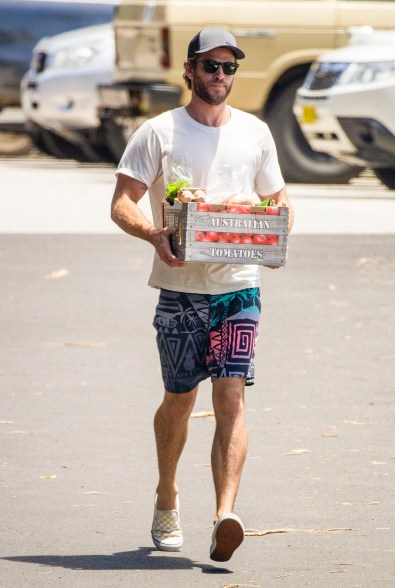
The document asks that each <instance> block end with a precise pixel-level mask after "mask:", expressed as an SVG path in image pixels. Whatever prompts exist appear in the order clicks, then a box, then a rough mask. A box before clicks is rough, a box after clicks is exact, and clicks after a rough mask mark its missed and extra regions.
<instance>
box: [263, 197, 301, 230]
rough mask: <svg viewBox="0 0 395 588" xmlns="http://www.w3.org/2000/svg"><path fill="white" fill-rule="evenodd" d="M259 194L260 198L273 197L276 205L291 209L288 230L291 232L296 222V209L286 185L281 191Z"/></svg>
mask: <svg viewBox="0 0 395 588" xmlns="http://www.w3.org/2000/svg"><path fill="white" fill-rule="evenodd" d="M258 196H259V199H260V200H266V199H267V198H272V199H273V200H274V202H275V204H276V206H286V207H287V208H288V209H289V217H288V232H289V233H290V232H291V229H292V226H293V223H294V210H293V207H292V204H291V202H290V201H289V198H288V194H287V190H286V189H285V187H284V188H282V189H281V190H280V191H279V192H275V193H274V194H266V195H265V196H263V195H261V194H258Z"/></svg>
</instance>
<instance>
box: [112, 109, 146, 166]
mask: <svg viewBox="0 0 395 588" xmlns="http://www.w3.org/2000/svg"><path fill="white" fill-rule="evenodd" d="M145 120H146V117H142V116H135V117H126V116H114V117H109V118H106V119H105V120H104V121H103V129H104V133H105V138H106V144H107V146H108V148H109V150H110V152H111V154H112V156H113V157H114V159H115V161H116V162H118V161H119V160H120V159H121V157H122V155H123V152H124V151H125V147H126V145H127V143H128V141H129V139H130V137H131V136H132V134H133V133H134V131H135V130H137V129H138V128H139V127H140V126H141V125H142V123H143V122H144V121H145Z"/></svg>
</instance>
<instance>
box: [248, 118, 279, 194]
mask: <svg viewBox="0 0 395 588" xmlns="http://www.w3.org/2000/svg"><path fill="white" fill-rule="evenodd" d="M284 186H285V182H284V178H283V176H282V173H281V169H280V164H279V162H278V157H277V150H276V145H275V143H274V139H273V136H272V134H271V132H270V130H269V127H267V126H266V137H265V146H264V148H263V149H262V156H261V162H260V165H259V167H258V170H257V174H256V177H255V192H256V193H257V194H261V195H266V194H274V193H275V192H279V191H280V190H281V189H282V188H284Z"/></svg>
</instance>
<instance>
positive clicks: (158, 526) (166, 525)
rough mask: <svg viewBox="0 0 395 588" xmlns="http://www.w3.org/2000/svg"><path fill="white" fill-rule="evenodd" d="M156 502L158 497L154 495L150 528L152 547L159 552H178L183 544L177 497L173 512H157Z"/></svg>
mask: <svg viewBox="0 0 395 588" xmlns="http://www.w3.org/2000/svg"><path fill="white" fill-rule="evenodd" d="M157 501H158V495H155V504H154V520H153V521H152V528H151V535H152V540H153V542H154V545H155V547H156V548H157V549H160V550H161V551H179V550H180V548H181V546H182V544H183V537H182V529H181V526H180V514H179V502H178V496H177V504H176V509H175V510H159V509H158V507H157Z"/></svg>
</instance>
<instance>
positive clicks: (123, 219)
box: [111, 174, 184, 267]
mask: <svg viewBox="0 0 395 588" xmlns="http://www.w3.org/2000/svg"><path fill="white" fill-rule="evenodd" d="M146 191H147V186H146V185H145V184H143V183H142V182H140V181H139V180H136V179H134V178H131V177H129V176H126V175H125V174H118V176H117V183H116V186H115V191H114V196H113V199H112V203H111V218H112V220H113V221H114V222H115V223H116V224H117V225H118V226H119V227H120V228H121V229H122V230H123V231H125V233H128V234H129V235H132V236H133V237H138V238H139V239H144V240H145V241H148V242H149V243H151V245H153V246H154V247H155V249H156V251H157V253H158V255H159V257H160V259H161V260H162V261H164V262H165V263H166V264H167V265H169V266H170V267H181V266H183V265H184V264H183V263H182V262H181V261H179V260H178V259H177V257H175V255H173V253H172V251H171V249H170V242H169V236H170V235H171V234H172V233H174V229H169V228H162V227H161V228H158V227H155V226H154V225H153V224H152V223H151V222H150V221H149V220H148V218H147V217H146V216H145V214H144V213H143V212H142V210H141V208H140V207H139V206H138V205H137V203H138V201H139V200H140V199H141V198H142V197H143V196H144V194H145V192H146Z"/></svg>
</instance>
